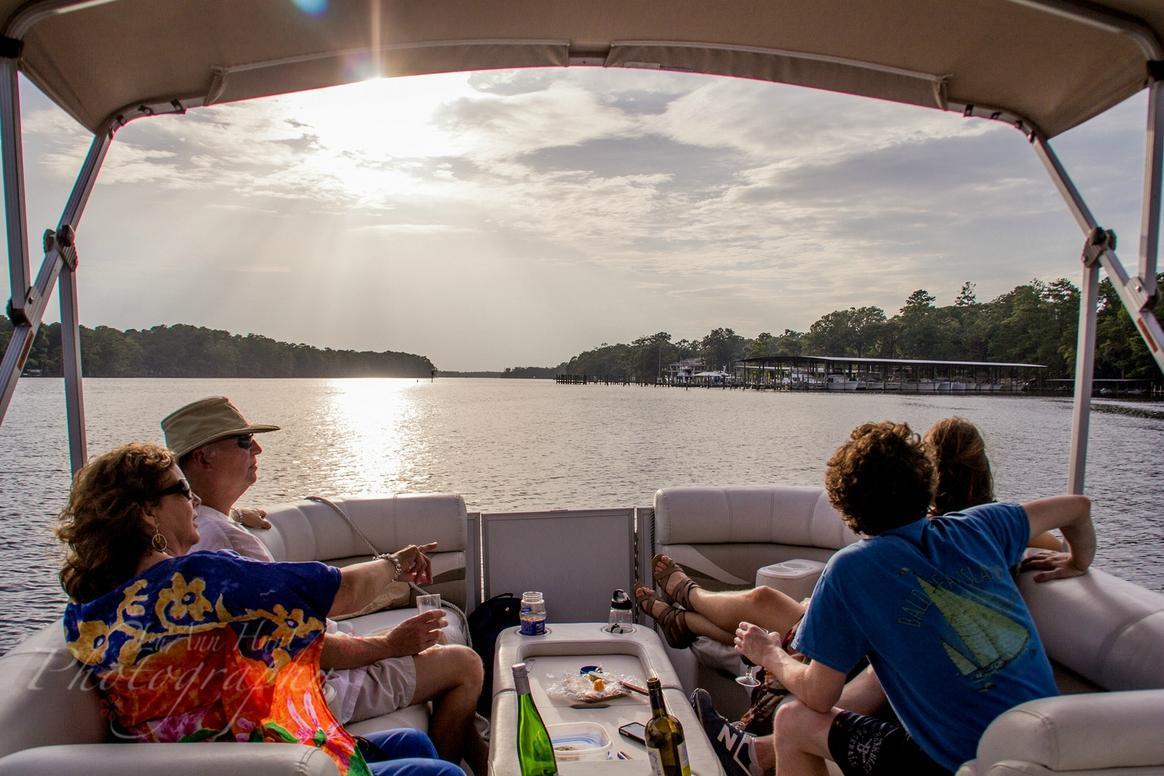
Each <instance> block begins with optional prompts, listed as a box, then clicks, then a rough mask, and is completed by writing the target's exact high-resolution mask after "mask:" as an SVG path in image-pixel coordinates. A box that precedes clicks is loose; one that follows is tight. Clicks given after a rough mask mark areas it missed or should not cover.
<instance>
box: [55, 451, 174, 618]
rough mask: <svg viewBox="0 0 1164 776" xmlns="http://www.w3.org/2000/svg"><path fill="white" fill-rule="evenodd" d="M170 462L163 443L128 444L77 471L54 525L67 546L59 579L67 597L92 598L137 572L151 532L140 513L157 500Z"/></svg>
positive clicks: (148, 545) (172, 457)
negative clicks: (161, 444)
mask: <svg viewBox="0 0 1164 776" xmlns="http://www.w3.org/2000/svg"><path fill="white" fill-rule="evenodd" d="M173 465H174V454H173V453H171V452H170V451H169V450H167V449H165V448H164V447H159V446H158V445H151V444H141V443H133V444H129V445H125V446H124V447H119V448H117V449H116V450H111V451H109V452H108V453H105V454H104V455H101V456H98V457H97V458H94V459H93V460H92V461H90V462H89V463H88V464H87V465H86V466H85V467H84V468H83V469H81V471H79V472H77V476H76V477H74V478H73V489H72V491H71V492H70V493H69V503H68V504H67V505H66V506H65V509H64V511H63V512H61V514H60V517H59V518H58V521H59V522H58V525H57V529H56V534H57V538H58V539H60V540H61V541H62V542H64V543H65V544H66V545H68V551H67V553H66V555H65V564H64V566H63V567H62V568H61V574H60V577H61V586H62V587H63V588H64V589H65V592H66V593H68V594H69V597H70V598H71V599H73V600H74V601H77V602H79V603H85V602H86V601H92V600H93V599H94V598H97V597H99V596H101V595H103V594H105V593H108V592H109V591H110V590H112V589H113V588H115V587H117V585H119V584H121V583H122V582H124V581H125V580H127V579H129V578H131V577H132V576H133V575H134V573H136V571H137V566H138V564H139V563H140V562H141V559H142V558H143V557H144V556H145V555H146V553H148V552H149V550H150V538H151V536H152V534H151V532H150V531H149V529H148V528H147V527H146V524H145V522H144V521H143V520H142V511H143V510H144V509H145V507H146V506H147V505H150V504H153V503H156V502H157V493H158V491H159V490H161V489H162V488H164V487H165V484H164V483H165V480H166V475H167V473H168V472H169V471H170V468H171V467H172V466H173Z"/></svg>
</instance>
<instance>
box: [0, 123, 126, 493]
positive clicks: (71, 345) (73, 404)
mask: <svg viewBox="0 0 1164 776" xmlns="http://www.w3.org/2000/svg"><path fill="white" fill-rule="evenodd" d="M4 139H5V140H7V135H6V136H5V138H4ZM112 141H113V124H112V123H109V124H106V125H105V126H103V127H102V128H101V130H100V131H99V132H97V134H96V135H94V136H93V142H92V144H91V145H90V146H89V154H88V155H87V156H86V157H85V163H84V164H83V165H82V166H81V171H80V172H79V173H78V175H77V181H76V183H75V184H74V185H73V190H72V192H71V193H70V194H69V200H68V202H67V203H66V204H65V209H64V211H63V212H62V214H61V218H60V221H59V222H58V224H57V229H56V231H55V232H53V231H50V232H46V233H45V241H44V250H45V253H44V261H43V262H42V263H41V267H40V272H39V274H38V275H37V279H36V286H35V287H34V288H33V290H32V293H31V295H30V297H31V299H32V301H31V303H30V304H29V305H28V307H27V308H26V313H27V320H26V321H25V322H23V323H17V322H15V321H14V322H13V323H14V324H15V325H14V327H13V331H12V339H11V340H10V341H9V343H8V350H7V351H6V352H5V353H4V358H3V360H2V361H0V423H3V421H4V416H5V415H6V414H7V412H8V406H9V404H11V402H12V395H13V394H14V393H15V391H16V382H17V381H18V380H19V379H20V373H21V372H22V371H23V369H24V364H25V361H27V359H28V353H29V351H30V350H31V349H32V344H33V341H34V340H35V338H36V333H37V331H38V330H39V328H40V324H41V321H42V320H43V319H44V311H45V307H46V306H47V304H48V298H49V296H50V295H51V292H52V287H53V284H54V283H56V282H58V280H59V281H60V285H61V349H62V368H63V370H64V376H65V409H66V413H67V418H68V424H69V463H70V465H71V468H72V471H74V472H75V471H77V470H78V469H79V468H81V467H82V466H84V465H85V462H86V458H87V454H86V444H85V410H84V399H83V396H82V390H81V350H80V337H79V331H80V329H79V322H78V319H77V296H76V286H75V277H74V274H75V272H76V268H77V252H76V248H75V245H74V240H75V237H74V235H75V231H76V227H77V224H78V223H79V222H80V220H81V215H82V213H84V211H85V205H86V204H87V203H88V201H89V195H90V194H91V193H92V191H93V184H94V183H95V182H96V180H97V173H98V172H99V171H100V170H101V163H102V162H103V161H105V154H106V153H107V152H108V150H109V144H110V143H111V142H112ZM7 156H8V155H7V153H5V160H7ZM11 174H12V170H11V169H10V168H8V167H5V169H4V178H5V185H8V180H9V177H10V175H11ZM21 184H23V179H22V178H21ZM20 190H21V192H23V185H21V186H20ZM5 208H6V210H8V212H9V218H10V219H11V208H12V202H11V200H8V201H6V202H5ZM17 260H18V259H17V258H16V257H13V256H12V255H11V254H9V263H10V264H11V263H12V262H13V261H17Z"/></svg>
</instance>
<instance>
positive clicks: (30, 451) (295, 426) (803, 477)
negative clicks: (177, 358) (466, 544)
mask: <svg viewBox="0 0 1164 776" xmlns="http://www.w3.org/2000/svg"><path fill="white" fill-rule="evenodd" d="M85 394H86V412H87V416H88V426H89V449H90V452H91V453H98V452H102V451H104V450H107V449H109V448H110V447H113V446H115V445H117V444H121V443H123V442H128V441H133V440H142V441H161V432H160V430H159V428H158V420H159V419H160V418H162V417H163V416H164V415H166V414H167V413H169V412H170V411H171V410H173V409H175V408H177V407H178V406H180V405H182V404H184V403H186V402H188V401H192V400H194V399H198V398H201V397H203V396H208V395H213V394H225V395H227V396H230V397H232V398H233V399H234V400H235V402H236V403H237V404H238V405H239V406H240V407H242V409H243V411H244V412H245V413H246V414H247V415H248V417H249V418H251V419H252V420H254V421H256V422H267V423H276V424H279V425H281V426H283V428H284V430H283V431H280V432H276V433H274V434H270V435H268V436H266V437H264V439H263V443H264V446H265V448H266V451H265V452H264V453H263V455H262V457H261V459H260V479H259V482H258V483H257V484H256V485H255V486H254V487H253V488H251V490H250V492H249V493H248V494H247V496H246V498H245V502H244V503H249V504H255V505H264V504H272V503H277V502H280V501H286V500H292V499H297V498H300V497H302V496H307V495H315V494H318V495H323V496H331V495H340V494H347V495H354V494H375V493H407V492H412V493H416V492H433V491H451V492H457V493H461V494H463V495H464V497H465V500H466V502H467V503H468V505H469V509H470V510H482V511H510V510H525V509H545V508H585V507H592V508H593V507H615V506H649V505H650V503H651V499H652V496H653V494H654V492H655V489H657V488H660V487H664V486H667V485H680V484H721V485H723V484H739V485H743V484H764V483H784V484H791V485H819V484H820V483H821V480H822V477H823V470H824V461H825V460H826V459H827V457H828V456H829V454H830V453H831V452H832V450H833V449H834V448H835V447H836V446H837V445H838V444H840V443H841V442H842V441H843V440H844V438H845V435H846V434H847V432H848V431H849V430H850V429H851V428H852V427H853V426H854V425H856V424H857V423H859V422H861V421H864V420H870V419H883V418H892V419H899V420H905V421H908V422H909V423H910V424H911V425H912V426H914V428H915V429H918V430H924V429H925V428H926V427H927V426H928V425H929V424H931V423H932V422H934V421H935V420H937V419H939V418H941V417H945V416H947V415H951V414H958V415H963V416H965V417H968V418H970V419H971V420H973V421H974V422H975V423H977V424H978V425H979V427H980V428H981V429H982V430H983V432H984V434H985V435H986V440H987V444H988V449H989V451H990V454H991V458H992V460H993V464H994V468H995V477H996V486H997V491H998V493H999V495H1000V497H1002V498H1006V497H1014V498H1031V497H1037V496H1048V495H1054V494H1056V493H1060V492H1062V490H1063V487H1064V482H1065V473H1066V461H1067V443H1068V440H1069V438H1070V427H1071V417H1070V410H1071V406H1070V402H1069V401H1067V400H1062V399H1036V398H1006V397H972V396H967V397H958V396H930V397H903V396H889V395H874V394H870V395H865V394H845V395H840V394H771V393H766V394H757V393H752V392H747V391H723V390H707V389H692V390H682V389H675V388H643V387H637V386H618V387H616V386H559V385H555V384H553V383H551V382H546V381H517V380H455V379H445V380H438V381H436V382H435V383H428V382H415V381H412V380H370V379H369V380H145V379H137V380H112V379H110V380H99V379H92V380H88V381H86V383H85ZM63 407H64V393H63V388H62V384H61V381H59V380H48V379H39V380H34V379H26V380H22V381H21V383H20V385H19V387H18V389H17V392H16V397H15V400H14V402H13V406H12V408H11V410H10V412H9V416H8V418H6V419H5V421H4V425H3V426H2V427H0V518H2V519H3V526H4V530H3V531H2V532H0V650H3V649H6V648H7V647H9V646H11V645H12V644H13V643H14V642H15V641H17V640H19V639H20V638H21V637H22V636H23V635H24V634H26V633H28V632H29V631H31V630H33V629H35V628H36V627H38V626H39V625H41V624H44V623H47V622H51V621H52V620H54V619H55V618H56V617H58V616H59V613H60V608H61V606H62V604H63V602H64V596H63V594H62V592H61V590H60V587H59V585H58V584H57V581H56V576H55V574H56V567H57V564H58V561H59V557H60V555H59V550H58V547H57V546H56V545H55V543H54V541H53V540H52V538H51V536H50V527H51V525H52V524H53V521H54V517H55V515H56V513H57V512H58V511H59V510H60V509H61V507H62V505H63V503H64V499H65V496H66V492H67V490H68V481H69V475H68V450H67V445H66V442H65V421H64V413H63ZM1161 450H1164V420H1162V419H1160V418H1159V417H1157V418H1140V417H1129V416H1126V415H1115V414H1108V413H1094V414H1093V415H1092V432H1091V443H1090V455H1089V469H1088V481H1087V491H1088V493H1089V494H1090V495H1091V496H1092V498H1093V499H1094V503H1095V508H1094V515H1095V520H1096V523H1097V525H1098V530H1099V533H1100V551H1099V560H1098V561H1097V565H1099V566H1101V567H1103V568H1106V569H1108V570H1109V571H1112V572H1114V573H1116V574H1119V575H1120V576H1123V577H1125V578H1128V579H1131V580H1134V581H1136V582H1139V583H1140V584H1143V585H1146V586H1148V587H1151V588H1153V589H1156V590H1164V513H1162V509H1161V498H1160V496H1161V492H1162V484H1164V456H1162V455H1161Z"/></svg>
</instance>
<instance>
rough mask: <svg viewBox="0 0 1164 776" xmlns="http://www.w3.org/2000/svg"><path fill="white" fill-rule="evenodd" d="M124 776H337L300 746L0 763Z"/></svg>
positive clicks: (101, 753) (183, 748)
mask: <svg viewBox="0 0 1164 776" xmlns="http://www.w3.org/2000/svg"><path fill="white" fill-rule="evenodd" d="M78 769H80V770H83V771H84V772H85V774H86V776H124V774H127V773H165V774H166V776H205V774H207V773H213V774H215V776H286V775H287V774H289V773H293V774H296V776H338V773H339V772H338V770H337V769H336V767H335V763H334V762H332V760H331V758H330V757H328V756H327V755H326V754H324V753H323V752H322V751H321V750H319V749H316V748H314V747H310V746H302V745H300V744H241V743H198V744H76V745H68V746H39V747H35V748H33V749H24V750H22V751H19V752H15V753H13V754H10V755H8V756H7V757H4V758H2V759H0V776H18V775H23V774H29V773H73V772H75V771H77V770H78Z"/></svg>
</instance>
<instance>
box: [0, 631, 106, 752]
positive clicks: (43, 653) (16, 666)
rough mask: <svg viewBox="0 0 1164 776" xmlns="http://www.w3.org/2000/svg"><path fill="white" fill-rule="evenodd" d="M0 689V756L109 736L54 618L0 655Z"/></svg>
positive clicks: (93, 692) (88, 685) (93, 691)
mask: <svg viewBox="0 0 1164 776" xmlns="http://www.w3.org/2000/svg"><path fill="white" fill-rule="evenodd" d="M0 687H3V688H4V692H3V693H0V757H4V756H5V755H8V754H11V753H12V752H18V751H21V750H23V749H28V748H30V747H34V746H49V745H52V744H99V743H104V742H105V741H108V740H109V739H110V729H109V724H108V722H106V720H105V719H104V717H103V716H102V714H101V701H100V699H99V697H98V694H97V690H96V687H95V685H94V682H93V680H92V678H90V677H89V675H88V674H87V673H85V672H84V671H83V670H82V668H81V666H80V664H79V663H77V662H76V661H75V660H73V656H72V655H71V654H69V652H68V650H66V649H65V633H64V628H63V626H62V625H61V623H60V622H59V621H58V622H55V623H53V624H52V625H49V626H46V627H45V628H42V629H41V630H40V631H38V632H36V633H35V634H33V635H32V636H30V637H29V638H27V639H25V640H24V641H22V642H21V643H19V644H17V645H16V646H15V647H14V648H13V649H12V651H10V652H8V653H7V654H5V655H4V656H3V657H0Z"/></svg>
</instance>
